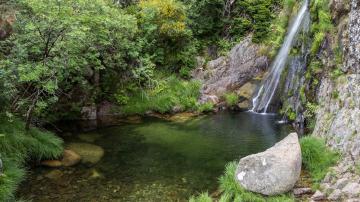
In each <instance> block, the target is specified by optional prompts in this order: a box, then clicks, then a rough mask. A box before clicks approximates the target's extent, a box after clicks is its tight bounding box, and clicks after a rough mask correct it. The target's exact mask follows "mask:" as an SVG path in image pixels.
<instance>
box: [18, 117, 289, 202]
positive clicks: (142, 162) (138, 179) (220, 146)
mask: <svg viewBox="0 0 360 202" xmlns="http://www.w3.org/2000/svg"><path fill="white" fill-rule="evenodd" d="M277 121H279V117H277V116H274V115H271V116H264V115H257V114H252V113H246V112H243V113H230V112H223V113H218V114H215V115H207V116H201V117H196V118H192V119H189V120H186V121H182V122H172V121H166V120H162V119H157V118H144V119H142V120H141V121H138V123H134V124H126V125H122V126H117V127H110V128H106V129H101V130H98V131H94V132H92V133H91V134H88V136H92V135H93V136H94V138H93V139H92V141H93V142H92V143H91V144H95V145H98V146H101V147H102V148H103V149H104V150H105V155H104V157H103V158H102V159H101V161H100V162H99V163H97V164H96V165H86V164H80V165H78V166H76V167H71V168H61V169H59V170H58V172H57V174H56V175H58V176H56V177H54V178H55V179H49V178H48V177H46V176H47V175H48V173H49V172H53V171H54V169H49V168H43V167H37V168H33V169H31V171H29V177H28V179H27V181H26V182H24V183H23V184H22V186H21V188H20V190H19V194H18V195H19V196H20V197H22V198H24V199H31V200H33V201H187V199H188V198H189V197H190V196H191V195H193V194H197V193H200V192H203V191H208V192H209V193H212V192H214V191H216V190H217V187H218V178H219V176H220V175H221V174H222V172H223V170H224V167H225V165H226V164H227V163H228V162H230V161H233V160H239V159H240V158H241V157H244V156H246V155H249V154H253V153H257V152H260V151H263V150H265V149H267V148H269V147H271V146H272V145H274V144H275V143H276V142H278V141H279V140H281V139H282V138H283V137H285V136H286V135H287V134H288V133H289V132H290V128H289V126H287V125H280V124H278V123H277ZM90 139H91V138H90ZM81 141H84V140H81V139H79V138H78V137H76V136H73V137H71V138H67V139H66V142H67V143H69V142H81Z"/></svg>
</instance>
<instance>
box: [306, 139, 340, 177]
mask: <svg viewBox="0 0 360 202" xmlns="http://www.w3.org/2000/svg"><path fill="white" fill-rule="evenodd" d="M300 144H301V154H302V161H303V164H304V167H305V168H306V169H307V170H308V171H309V172H310V175H311V177H312V180H313V182H315V183H319V182H320V181H321V180H322V179H323V178H324V177H325V175H326V173H327V172H328V171H329V168H330V167H331V166H333V165H335V164H336V162H337V161H338V159H339V155H338V153H336V152H334V151H331V150H330V149H328V148H327V147H326V144H325V141H324V140H322V139H319V138H316V137H311V136H308V137H304V138H302V139H301V140H300Z"/></svg>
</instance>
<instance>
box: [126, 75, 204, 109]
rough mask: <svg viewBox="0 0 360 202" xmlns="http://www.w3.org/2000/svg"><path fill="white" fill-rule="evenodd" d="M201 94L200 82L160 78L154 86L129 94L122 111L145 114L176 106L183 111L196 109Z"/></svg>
mask: <svg viewBox="0 0 360 202" xmlns="http://www.w3.org/2000/svg"><path fill="white" fill-rule="evenodd" d="M199 95H200V82H198V81H185V80H182V79H179V78H177V77H176V76H170V77H169V78H167V79H160V80H159V81H158V83H157V85H156V86H155V87H154V88H151V89H147V90H143V91H136V92H135V93H134V94H133V95H132V96H129V99H128V101H127V104H126V105H124V106H123V110H122V111H123V112H124V113H125V114H127V115H129V114H145V113H146V112H147V111H154V112H159V113H166V112H171V111H172V109H173V108H174V107H176V106H177V107H180V109H181V110H182V111H186V110H196V109H197V99H198V97H199Z"/></svg>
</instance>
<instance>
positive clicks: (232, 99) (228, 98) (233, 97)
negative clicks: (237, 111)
mask: <svg viewBox="0 0 360 202" xmlns="http://www.w3.org/2000/svg"><path fill="white" fill-rule="evenodd" d="M224 98H225V102H226V105H227V106H228V107H233V106H235V105H237V104H238V103H239V96H238V95H237V94H236V93H227V94H225V95H224Z"/></svg>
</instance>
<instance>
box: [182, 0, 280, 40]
mask: <svg viewBox="0 0 360 202" xmlns="http://www.w3.org/2000/svg"><path fill="white" fill-rule="evenodd" d="M183 1H184V2H185V3H186V4H187V5H189V6H188V15H189V18H190V27H191V28H192V30H193V32H194V34H195V36H196V37H197V38H199V39H202V40H204V39H221V38H226V39H235V40H237V39H239V38H242V37H244V36H246V35H247V34H249V33H251V32H253V41H254V42H256V43H259V42H262V41H263V40H264V39H265V38H266V37H267V35H268V34H269V33H270V30H271V29H270V24H271V21H272V19H274V17H275V15H273V12H274V11H275V10H276V8H277V7H281V2H280V1H279V0H239V1H235V2H234V3H233V5H231V6H230V5H229V4H228V2H227V3H225V2H224V1H223V0H183ZM224 36H225V37H224Z"/></svg>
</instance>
